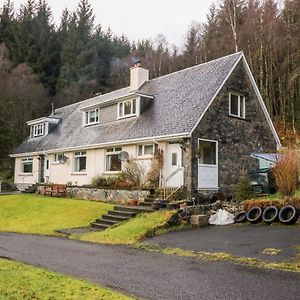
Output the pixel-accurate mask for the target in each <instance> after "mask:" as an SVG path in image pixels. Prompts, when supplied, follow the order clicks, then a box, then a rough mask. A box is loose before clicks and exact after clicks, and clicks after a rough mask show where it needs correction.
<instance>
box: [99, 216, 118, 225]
mask: <svg viewBox="0 0 300 300" xmlns="http://www.w3.org/2000/svg"><path fill="white" fill-rule="evenodd" d="M96 223H97V224H104V225H108V226H112V225H115V224H116V223H119V221H116V220H108V219H102V218H101V219H96Z"/></svg>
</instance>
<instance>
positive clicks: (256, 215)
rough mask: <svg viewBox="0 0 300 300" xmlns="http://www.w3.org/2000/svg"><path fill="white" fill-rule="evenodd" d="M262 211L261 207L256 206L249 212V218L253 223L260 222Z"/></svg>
mask: <svg viewBox="0 0 300 300" xmlns="http://www.w3.org/2000/svg"><path fill="white" fill-rule="evenodd" d="M262 213H263V211H262V209H261V208H260V207H258V206H254V207H252V208H251V209H250V210H249V211H248V212H247V220H248V221H249V222H250V223H252V224H256V223H259V222H260V221H261V216H262Z"/></svg>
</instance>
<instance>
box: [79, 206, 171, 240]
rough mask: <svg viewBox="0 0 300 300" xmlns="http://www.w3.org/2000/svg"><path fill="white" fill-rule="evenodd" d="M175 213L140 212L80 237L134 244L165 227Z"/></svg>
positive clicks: (82, 238)
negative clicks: (102, 229)
mask: <svg viewBox="0 0 300 300" xmlns="http://www.w3.org/2000/svg"><path fill="white" fill-rule="evenodd" d="M173 214H174V211H157V212H153V213H145V214H140V215H138V216H137V217H136V218H134V219H131V220H128V221H126V222H124V223H122V224H120V225H119V226H116V227H112V228H109V229H107V230H105V231H100V232H91V233H86V234H83V235H82V236H81V237H80V239H81V240H84V241H89V242H100V243H109V244H134V243H136V242H138V241H139V240H141V239H142V238H144V237H145V236H146V235H151V233H152V234H153V233H154V232H155V230H157V229H159V228H161V227H163V226H164V225H165V224H166V222H167V221H168V220H169V219H170V217H171V216H172V215H173Z"/></svg>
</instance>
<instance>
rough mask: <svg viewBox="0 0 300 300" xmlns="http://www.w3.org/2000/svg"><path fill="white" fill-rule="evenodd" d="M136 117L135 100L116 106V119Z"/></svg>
mask: <svg viewBox="0 0 300 300" xmlns="http://www.w3.org/2000/svg"><path fill="white" fill-rule="evenodd" d="M133 116H136V99H131V100H127V101H123V102H119V104H118V119H121V118H127V117H133Z"/></svg>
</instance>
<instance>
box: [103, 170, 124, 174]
mask: <svg viewBox="0 0 300 300" xmlns="http://www.w3.org/2000/svg"><path fill="white" fill-rule="evenodd" d="M121 172H122V171H105V172H104V173H103V175H114V174H119V173H121Z"/></svg>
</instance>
